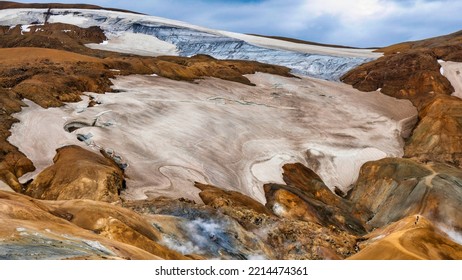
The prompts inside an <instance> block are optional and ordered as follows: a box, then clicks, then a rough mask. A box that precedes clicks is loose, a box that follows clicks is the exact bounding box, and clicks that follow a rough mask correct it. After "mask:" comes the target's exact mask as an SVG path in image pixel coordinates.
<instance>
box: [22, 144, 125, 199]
mask: <svg viewBox="0 0 462 280" xmlns="http://www.w3.org/2000/svg"><path fill="white" fill-rule="evenodd" d="M53 162H54V164H53V165H52V166H50V167H48V168H47V169H45V170H44V171H43V172H41V173H40V174H39V175H38V176H37V178H35V179H34V180H33V181H32V183H30V184H29V185H27V187H26V189H25V190H24V193H25V194H27V195H29V196H31V197H35V198H39V199H46V200H69V199H91V200H96V201H106V202H116V201H118V200H119V193H120V191H121V190H122V188H123V187H124V174H123V171H122V170H121V169H120V168H119V167H118V166H117V164H116V163H115V162H113V161H112V160H111V159H109V158H105V157H103V156H101V155H97V154H95V153H92V152H90V151H87V150H85V149H83V148H81V147H79V146H67V147H63V148H60V149H58V150H57V153H56V156H55V158H54V159H53Z"/></svg>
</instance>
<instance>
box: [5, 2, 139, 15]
mask: <svg viewBox="0 0 462 280" xmlns="http://www.w3.org/2000/svg"><path fill="white" fill-rule="evenodd" d="M5 9H90V10H101V9H104V10H109V11H116V12H124V13H133V14H140V13H136V12H132V11H128V10H122V9H113V8H103V7H100V6H97V5H89V4H62V3H43V4H42V3H18V2H13V1H0V10H5Z"/></svg>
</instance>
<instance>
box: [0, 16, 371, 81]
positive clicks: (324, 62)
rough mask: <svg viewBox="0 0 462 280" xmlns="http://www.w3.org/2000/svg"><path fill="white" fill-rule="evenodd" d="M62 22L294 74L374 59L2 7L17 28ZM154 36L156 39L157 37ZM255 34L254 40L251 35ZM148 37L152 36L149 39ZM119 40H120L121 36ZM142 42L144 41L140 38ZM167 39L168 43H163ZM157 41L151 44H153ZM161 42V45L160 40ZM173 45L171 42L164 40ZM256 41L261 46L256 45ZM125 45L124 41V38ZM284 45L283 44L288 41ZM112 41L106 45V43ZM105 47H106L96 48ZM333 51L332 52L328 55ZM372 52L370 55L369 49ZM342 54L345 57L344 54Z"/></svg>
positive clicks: (144, 20)
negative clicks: (285, 69)
mask: <svg viewBox="0 0 462 280" xmlns="http://www.w3.org/2000/svg"><path fill="white" fill-rule="evenodd" d="M46 18H47V21H48V22H63V23H69V24H74V25H78V26H80V27H89V26H93V25H96V26H99V27H101V28H102V29H103V30H104V32H105V33H106V34H107V36H108V38H109V44H111V40H113V41H114V42H116V40H117V38H119V37H120V36H123V34H125V35H126V34H140V35H145V36H141V37H140V36H131V37H126V38H129V39H126V40H125V42H122V45H123V46H118V48H117V50H118V51H123V50H124V49H125V51H126V52H133V49H131V48H134V47H135V46H138V48H139V46H140V45H143V46H142V48H144V49H145V50H146V52H142V53H140V54H147V53H149V49H150V48H152V49H156V50H157V52H156V54H163V53H162V51H161V52H159V43H163V45H162V46H165V45H170V46H171V48H170V52H167V51H166V52H165V53H164V54H171V49H172V48H173V49H174V50H175V51H176V53H177V54H179V55H181V56H192V55H195V54H207V55H211V56H213V57H215V58H218V59H242V60H256V61H259V62H264V63H270V64H276V65H282V66H286V67H289V68H291V69H292V71H293V73H295V74H301V75H307V76H311V77H316V78H321V79H325V80H337V79H338V78H339V77H340V76H341V75H342V74H344V73H346V72H347V71H348V70H350V69H352V68H354V67H356V66H357V65H359V64H362V63H364V62H366V61H369V60H371V59H372V57H373V56H371V55H370V51H363V53H361V50H360V51H359V52H358V54H354V55H351V56H348V55H342V53H341V52H338V53H337V52H336V50H335V48H325V49H328V51H327V52H326V51H324V50H323V51H321V52H320V51H317V50H316V48H319V49H322V47H314V46H313V49H314V51H310V50H308V51H306V50H305V51H303V48H302V51H300V50H299V49H298V48H292V49H291V47H290V46H291V45H300V44H294V43H289V42H287V43H285V44H286V45H287V47H283V48H277V47H267V46H262V45H265V40H266V41H268V40H270V41H271V40H273V39H266V38H258V37H256V36H247V37H248V38H251V40H250V41H251V43H249V42H246V41H244V40H242V39H239V38H235V37H230V36H227V35H229V34H232V33H229V32H222V31H217V30H212V29H207V28H202V27H198V26H194V25H190V24H186V23H182V22H178V21H172V20H167V19H162V18H158V17H152V16H145V15H135V14H130V13H121V12H113V11H105V10H79V9H53V10H51V11H48V10H46V9H15V10H5V11H0V25H10V26H15V25H17V24H41V23H44V22H45V19H46ZM146 36H152V37H153V38H152V39H153V40H154V41H151V40H147V41H146V39H147V37H146ZM154 37H155V38H154ZM252 37H253V38H252ZM148 39H149V38H148ZM119 41H120V40H119ZM138 41H139V42H138ZM162 41H163V42H162ZM151 42H152V43H151ZM156 42H157V43H156ZM165 42H166V43H168V44H165ZM255 43H256V44H255ZM119 44H120V42H119ZM283 44H284V43H283ZM106 45H107V44H106ZM91 47H95V48H102V49H104V48H105V46H91ZM329 52H330V53H332V54H329ZM368 52H369V53H368ZM339 54H340V55H339Z"/></svg>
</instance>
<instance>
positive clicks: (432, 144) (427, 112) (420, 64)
mask: <svg viewBox="0 0 462 280" xmlns="http://www.w3.org/2000/svg"><path fill="white" fill-rule="evenodd" d="M461 40H462V33H461V32H456V33H453V34H450V35H446V36H441V37H436V38H432V39H427V40H422V41H416V42H406V43H401V44H397V45H393V46H389V47H386V48H382V49H379V50H377V51H378V52H384V53H385V56H383V57H381V58H379V59H377V60H375V61H372V62H368V63H365V64H363V65H361V66H359V67H357V68H355V69H353V70H352V71H350V72H348V73H346V74H345V75H344V76H343V77H342V78H341V80H342V81H343V82H345V83H348V84H351V85H352V86H353V87H355V88H357V89H359V90H363V91H372V90H380V91H381V92H382V93H384V94H387V95H390V96H394V97H397V98H403V99H408V100H410V101H411V102H412V103H413V104H414V105H415V106H416V107H417V109H418V110H419V117H420V122H419V123H418V125H417V127H416V129H415V131H414V134H413V135H412V137H411V138H410V139H409V140H408V141H407V143H406V148H405V156H406V157H415V158H417V159H419V160H421V161H422V162H426V161H439V162H445V163H449V164H452V165H455V166H459V167H462V165H461V164H462V160H461V159H462V145H461V144H460V143H461V139H462V125H461V123H460V116H461V110H460V108H461V107H462V100H460V99H458V98H451V97H449V95H450V94H451V93H452V92H454V87H453V86H452V85H451V83H450V82H449V80H448V79H447V78H446V77H445V76H444V75H443V71H442V70H441V65H440V64H439V63H438V61H439V60H450V61H462V47H461V46H460V42H461Z"/></svg>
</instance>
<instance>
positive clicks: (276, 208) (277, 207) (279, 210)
mask: <svg viewBox="0 0 462 280" xmlns="http://www.w3.org/2000/svg"><path fill="white" fill-rule="evenodd" d="M272 210H273V213H274V214H276V216H279V217H283V216H284V214H285V213H286V209H285V208H284V206H282V205H281V204H279V203H278V202H276V203H274V205H273V209H272Z"/></svg>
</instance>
